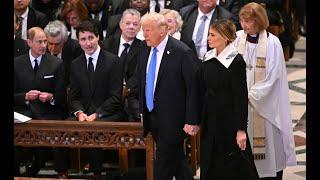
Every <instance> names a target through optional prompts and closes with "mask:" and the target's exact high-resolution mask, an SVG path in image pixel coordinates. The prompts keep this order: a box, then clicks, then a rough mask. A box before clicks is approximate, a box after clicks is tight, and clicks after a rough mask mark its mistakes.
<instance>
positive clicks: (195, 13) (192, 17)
mask: <svg viewBox="0 0 320 180" xmlns="http://www.w3.org/2000/svg"><path fill="white" fill-rule="evenodd" d="M197 17H198V9H196V10H195V11H193V13H192V14H191V15H190V18H189V21H188V24H189V26H187V27H186V28H187V29H186V32H187V33H188V34H187V38H188V39H190V40H192V34H193V31H194V26H195V25H196V21H197Z"/></svg>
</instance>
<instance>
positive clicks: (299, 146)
mask: <svg viewBox="0 0 320 180" xmlns="http://www.w3.org/2000/svg"><path fill="white" fill-rule="evenodd" d="M287 75H288V82H289V89H290V90H289V95H290V102H291V118H292V123H293V134H294V139H295V145H296V154H297V166H293V167H288V168H287V169H286V170H285V171H284V180H305V179H306V38H304V37H300V39H299V41H298V42H297V43H296V51H295V53H294V56H293V57H292V58H291V59H290V61H289V62H287Z"/></svg>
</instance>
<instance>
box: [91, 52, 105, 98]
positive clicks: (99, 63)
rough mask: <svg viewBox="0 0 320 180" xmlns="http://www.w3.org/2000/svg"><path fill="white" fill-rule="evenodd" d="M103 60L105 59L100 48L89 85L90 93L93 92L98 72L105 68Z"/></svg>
mask: <svg viewBox="0 0 320 180" xmlns="http://www.w3.org/2000/svg"><path fill="white" fill-rule="evenodd" d="M105 61H106V59H104V56H103V52H102V49H101V50H100V53H99V56H98V60H97V64H96V70H95V71H94V79H93V87H91V93H92V95H93V94H94V91H95V90H96V83H97V80H98V78H99V74H101V73H100V72H101V71H102V70H103V69H105V67H104V66H105Z"/></svg>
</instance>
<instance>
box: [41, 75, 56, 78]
mask: <svg viewBox="0 0 320 180" xmlns="http://www.w3.org/2000/svg"><path fill="white" fill-rule="evenodd" d="M53 77H54V75H48V76H44V77H43V78H44V79H48V78H53Z"/></svg>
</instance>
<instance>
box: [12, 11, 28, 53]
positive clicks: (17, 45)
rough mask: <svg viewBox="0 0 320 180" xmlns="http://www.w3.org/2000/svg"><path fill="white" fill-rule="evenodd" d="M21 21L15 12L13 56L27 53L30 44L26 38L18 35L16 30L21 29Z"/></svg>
mask: <svg viewBox="0 0 320 180" xmlns="http://www.w3.org/2000/svg"><path fill="white" fill-rule="evenodd" d="M19 26H20V24H19V22H18V18H17V16H16V15H15V14H13V32H14V36H13V39H14V40H13V45H14V49H13V57H14V58H16V57H18V56H20V55H22V54H26V53H27V52H28V49H29V47H28V45H27V42H26V41H25V40H24V39H21V38H20V37H17V36H16V32H17V30H18V29H19Z"/></svg>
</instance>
